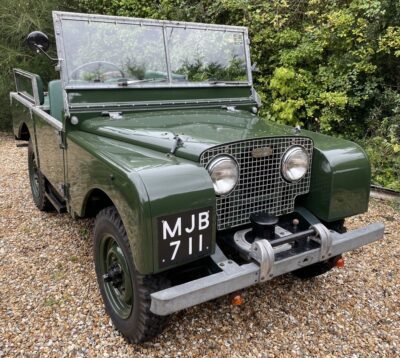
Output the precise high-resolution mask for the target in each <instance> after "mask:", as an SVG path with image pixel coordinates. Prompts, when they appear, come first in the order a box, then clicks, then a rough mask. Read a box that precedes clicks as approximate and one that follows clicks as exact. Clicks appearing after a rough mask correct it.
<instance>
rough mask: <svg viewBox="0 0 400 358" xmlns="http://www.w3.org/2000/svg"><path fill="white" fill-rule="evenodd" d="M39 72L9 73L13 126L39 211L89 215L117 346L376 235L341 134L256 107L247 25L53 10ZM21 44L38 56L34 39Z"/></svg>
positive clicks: (323, 266) (364, 167)
mask: <svg viewBox="0 0 400 358" xmlns="http://www.w3.org/2000/svg"><path fill="white" fill-rule="evenodd" d="M53 17H54V28H55V38H56V43H57V53H58V56H57V59H56V61H57V69H58V70H59V71H60V79H56V80H53V81H51V82H49V83H48V85H47V86H46V87H47V92H44V85H43V83H42V81H41V78H40V77H39V76H38V75H36V74H31V73H28V72H26V71H22V70H18V69H17V70H15V81H16V92H13V93H11V94H10V99H11V106H12V112H13V124H14V134H15V137H16V138H17V139H20V140H25V141H29V144H28V164H29V178H30V185H31V188H32V195H33V200H34V202H35V204H36V206H37V207H38V208H39V209H40V210H51V209H56V210H58V211H59V212H62V211H67V212H69V213H70V214H71V215H72V216H73V217H75V218H80V217H94V216H95V217H96V220H95V225H94V235H93V236H94V244H93V246H94V261H95V268H96V274H97V279H98V284H99V287H100V291H101V294H102V297H103V299H104V303H105V306H106V310H107V312H108V314H109V315H110V316H111V318H112V321H113V322H114V324H115V326H116V327H117V329H119V330H120V331H121V332H122V334H123V335H124V336H125V337H126V338H127V339H128V340H129V341H131V342H140V341H144V340H146V339H149V338H150V337H152V336H154V335H156V334H157V333H159V332H160V331H161V329H162V327H163V325H164V324H165V322H166V317H167V316H168V315H169V314H171V313H173V312H176V311H179V310H182V309H184V308H187V307H190V306H193V305H197V304H199V303H202V302H205V301H208V300H212V299H214V298H216V297H219V296H222V295H226V294H228V293H232V292H236V291H238V290H241V289H243V288H245V287H248V286H251V285H254V284H256V283H259V282H265V281H267V280H270V279H272V278H273V277H276V276H279V275H282V274H285V273H288V272H291V273H293V274H294V275H296V276H299V277H303V278H307V277H313V276H317V275H319V274H322V273H325V272H327V271H329V270H330V269H331V268H333V267H334V266H337V265H338V263H341V262H342V258H341V254H342V253H343V252H346V251H350V250H353V249H355V248H358V247H360V246H362V245H365V244H368V243H371V242H373V241H376V240H379V239H381V238H382V237H383V231H384V227H383V225H382V224H379V223H376V224H372V225H368V226H366V227H363V228H360V229H357V230H354V231H350V232H346V230H345V229H344V226H343V223H344V218H346V217H349V216H352V215H355V214H358V213H362V212H365V211H366V210H367V207H368V200H369V188H370V164H369V162H368V159H367V157H366V155H365V153H364V151H363V150H362V149H361V148H360V147H359V146H358V145H356V144H354V143H352V142H349V141H346V140H342V139H337V138H331V137H328V136H325V135H321V134H317V133H312V132H309V131H306V130H301V129H299V128H291V127H287V126H283V125H278V124H276V123H272V122H267V121H265V120H263V119H261V118H260V117H258V116H257V112H258V109H259V107H260V100H259V97H258V95H257V93H256V91H255V90H254V88H253V85H252V68H251V64H250V53H249V40H248V34H247V29H246V28H244V27H235V26H220V25H206V24H196V23H183V22H170V21H155V20H147V19H135V18H124V17H111V16H97V15H87V14H77V13H62V12H54V14H53ZM27 42H28V45H29V46H30V47H31V48H32V49H34V50H35V51H36V52H38V53H43V54H45V55H47V56H48V57H50V56H49V55H48V54H47V53H46V50H47V49H48V47H49V40H48V38H47V36H46V35H45V34H43V33H41V32H33V33H31V34H30V35H29V36H28V40H27Z"/></svg>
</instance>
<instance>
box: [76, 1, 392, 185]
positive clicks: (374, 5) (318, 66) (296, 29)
mask: <svg viewBox="0 0 400 358" xmlns="http://www.w3.org/2000/svg"><path fill="white" fill-rule="evenodd" d="M80 4H81V5H82V7H83V8H84V9H85V10H86V11H88V12H95V13H104V14H114V15H124V16H136V17H151V18H159V19H169V20H186V21H198V22H208V23H221V24H234V25H244V26H248V27H249V32H250V38H251V41H252V45H251V50H252V61H253V62H256V63H257V65H258V69H259V71H260V72H259V73H258V74H256V75H255V83H256V87H257V90H258V91H259V93H260V95H261V97H262V100H263V103H264V107H263V110H262V112H261V115H262V116H263V117H264V118H266V119H269V120H274V121H278V122H282V123H286V124H290V125H295V124H301V125H302V126H305V127H307V128H309V129H312V130H318V131H321V132H323V133H327V134H331V135H336V136H342V137H346V138H350V139H352V140H355V141H357V142H359V143H361V144H362V145H363V146H364V147H365V148H366V151H367V152H368V154H369V156H370V159H371V162H372V167H373V178H374V181H375V182H376V183H377V184H380V185H384V186H387V187H389V188H392V189H397V190H400V155H399V154H400V92H399V89H400V3H399V1H398V0H382V1H381V0H353V1H335V0H332V1H324V0H308V1H307V0H286V1H282V0H268V1H265V0H203V1H194V0H159V1H155V0H152V1H146V2H143V1H140V0H101V1H98V0H97V1H95V0H81V1H80Z"/></svg>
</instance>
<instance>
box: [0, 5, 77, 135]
mask: <svg viewBox="0 0 400 358" xmlns="http://www.w3.org/2000/svg"><path fill="white" fill-rule="evenodd" d="M74 4H75V3H74V2H73V1H67V0H46V1H42V0H1V1H0V32H1V36H0V67H1V76H0V130H6V129H9V128H10V126H11V114H10V102H9V92H10V91H12V90H14V89H15V85H14V78H13V72H12V69H13V68H22V69H25V70H28V71H30V72H34V73H38V74H40V75H41V76H42V78H43V79H44V80H45V82H47V81H48V80H49V79H50V78H54V77H56V76H57V74H56V73H55V72H54V66H53V65H52V64H51V63H50V62H48V61H46V60H45V59H44V58H43V57H42V56H37V55H35V54H34V53H33V52H32V51H30V50H29V49H28V47H27V46H26V43H25V39H26V36H27V35H28V34H29V32H31V31H34V30H40V31H43V32H45V33H46V34H48V35H49V37H50V39H51V40H53V39H54V36H53V34H54V31H53V21H52V16H51V11H52V10H64V9H66V10H68V9H71V8H72V7H73V5H74ZM52 42H53V43H54V41H52ZM51 51H52V54H53V55H55V48H54V46H52V49H51Z"/></svg>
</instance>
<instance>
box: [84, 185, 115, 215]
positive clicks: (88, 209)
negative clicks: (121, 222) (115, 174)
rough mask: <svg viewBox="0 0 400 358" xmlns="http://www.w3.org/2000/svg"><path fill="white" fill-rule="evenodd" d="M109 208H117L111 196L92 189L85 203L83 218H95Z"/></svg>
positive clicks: (102, 191) (97, 189) (100, 190)
mask: <svg viewBox="0 0 400 358" xmlns="http://www.w3.org/2000/svg"><path fill="white" fill-rule="evenodd" d="M108 206H115V204H114V202H113V201H112V199H111V198H110V196H109V195H108V194H107V193H106V192H105V191H104V190H102V189H99V188H92V189H91V190H89V191H88V193H87V194H86V197H85V199H84V201H83V207H82V217H86V218H92V217H95V216H96V215H97V214H98V213H99V212H100V211H101V210H103V209H105V208H106V207H108Z"/></svg>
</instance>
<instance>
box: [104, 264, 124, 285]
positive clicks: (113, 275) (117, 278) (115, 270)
mask: <svg viewBox="0 0 400 358" xmlns="http://www.w3.org/2000/svg"><path fill="white" fill-rule="evenodd" d="M103 279H104V282H109V283H111V284H112V285H113V286H114V287H115V288H118V287H120V286H121V285H122V282H123V281H122V269H121V266H120V265H118V264H116V263H114V264H112V265H111V266H110V267H109V269H108V271H107V273H105V274H104V275H103Z"/></svg>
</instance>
